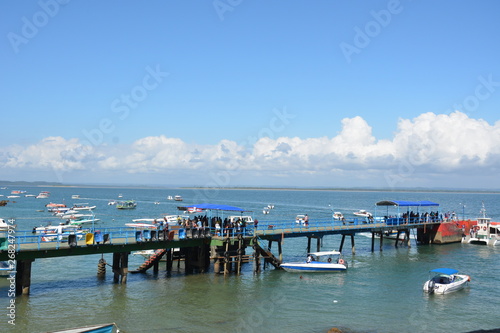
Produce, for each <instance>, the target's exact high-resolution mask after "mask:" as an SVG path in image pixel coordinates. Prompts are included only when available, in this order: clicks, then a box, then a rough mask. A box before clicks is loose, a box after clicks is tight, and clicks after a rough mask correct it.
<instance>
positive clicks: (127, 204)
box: [116, 200, 137, 209]
mask: <svg viewBox="0 0 500 333" xmlns="http://www.w3.org/2000/svg"><path fill="white" fill-rule="evenodd" d="M135 207H137V203H136V202H135V201H134V200H127V201H120V202H118V203H117V204H116V208H118V209H134V208H135Z"/></svg>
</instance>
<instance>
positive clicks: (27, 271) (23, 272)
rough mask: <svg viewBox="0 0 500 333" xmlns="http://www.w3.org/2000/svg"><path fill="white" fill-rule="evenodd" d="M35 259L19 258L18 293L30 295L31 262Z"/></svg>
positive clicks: (17, 267)
mask: <svg viewBox="0 0 500 333" xmlns="http://www.w3.org/2000/svg"><path fill="white" fill-rule="evenodd" d="M33 261H35V260H30V259H28V260H18V261H17V264H16V270H17V273H16V295H29V294H30V286H31V263H32V262H33Z"/></svg>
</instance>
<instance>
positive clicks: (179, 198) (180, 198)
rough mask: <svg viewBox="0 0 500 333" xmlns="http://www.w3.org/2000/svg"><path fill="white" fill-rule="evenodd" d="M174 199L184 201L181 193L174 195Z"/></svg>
mask: <svg viewBox="0 0 500 333" xmlns="http://www.w3.org/2000/svg"><path fill="white" fill-rule="evenodd" d="M174 200H175V201H182V200H183V199H182V197H181V196H180V195H176V196H175V197H174Z"/></svg>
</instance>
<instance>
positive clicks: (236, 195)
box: [0, 187, 500, 333]
mask: <svg viewBox="0 0 500 333" xmlns="http://www.w3.org/2000/svg"><path fill="white" fill-rule="evenodd" d="M11 190H26V191H28V193H30V194H38V193H39V192H40V191H50V192H51V196H50V198H48V199H35V198H33V197H20V198H17V199H11V200H15V201H16V202H15V203H9V204H8V205H7V206H5V207H0V217H1V218H5V219H8V218H15V219H16V224H17V226H18V230H31V229H32V228H33V227H35V226H39V225H45V224H47V222H49V221H51V222H52V224H55V223H57V222H59V221H58V220H57V219H54V218H53V217H52V216H51V215H50V214H49V213H47V211H46V210H45V211H41V210H44V209H45V204H47V203H49V202H56V203H62V202H64V203H66V204H67V205H71V204H73V203H77V202H80V203H81V202H85V203H89V204H92V205H96V206H97V208H96V210H95V214H96V217H97V218H99V219H101V221H102V223H101V225H102V226H122V225H124V223H127V222H130V220H131V219H133V218H155V217H161V216H162V215H167V214H175V213H177V210H176V206H178V205H179V203H178V202H174V201H167V196H169V195H172V196H174V195H181V196H183V198H184V201H183V202H182V205H188V204H197V203H203V202H208V203H220V204H227V205H233V206H238V207H241V208H244V209H246V210H249V211H252V215H253V217H254V218H257V219H259V221H274V222H273V223H279V222H284V221H287V222H289V221H293V220H294V219H295V216H296V215H297V214H308V215H309V217H310V221H311V222H312V221H314V219H325V218H330V217H331V214H332V211H341V212H342V213H344V215H345V216H346V217H352V215H351V214H352V212H354V211H357V210H359V209H366V210H368V211H371V212H372V213H375V203H376V202H378V201H381V200H431V201H435V202H437V203H439V204H440V208H439V210H440V212H441V213H445V212H448V211H449V212H452V211H454V212H455V213H456V214H458V216H459V217H460V218H462V217H465V218H466V219H467V218H471V219H474V218H475V217H476V216H478V215H479V212H480V209H481V205H482V203H483V202H484V205H485V207H486V210H487V214H488V216H489V217H491V218H492V220H493V221H500V205H499V203H500V194H498V193H459V192H446V193H445V192H377V191H319V190H318V191H315V190H310V191H308V190H250V189H249V190H236V189H234V190H218V189H212V190H204V189H132V188H78V187H15V188H12V187H9V188H8V189H3V190H0V194H3V195H5V196H7V195H10V191H11ZM73 194H78V195H80V197H81V199H78V200H77V199H71V196H72V195H73ZM119 194H122V196H123V199H134V200H136V201H137V202H138V206H137V208H136V209H135V210H124V211H122V210H118V209H116V207H115V206H109V205H108V204H107V203H108V201H109V200H110V199H115V200H118V195H119ZM0 199H4V198H0ZM155 201H159V202H160V204H154V202H155ZM268 204H273V205H274V206H275V208H274V209H273V210H271V213H270V214H268V215H264V214H263V213H262V208H263V207H264V206H267V205H268ZM355 240H356V253H355V255H353V254H352V253H351V246H350V241H346V243H345V244H344V256H345V259H347V261H348V263H349V269H348V270H347V271H346V272H339V273H333V274H332V273H330V274H328V273H326V274H317V273H314V274H302V275H301V274H296V273H287V272H284V271H278V270H275V269H274V268H273V267H272V266H269V267H268V268H267V269H266V270H264V271H263V272H261V273H259V274H254V273H253V270H252V268H253V267H252V264H246V265H244V267H243V270H242V275H240V276H236V275H230V276H228V277H224V276H222V275H215V274H214V273H213V272H209V273H205V274H193V275H185V274H184V272H183V267H182V265H181V267H180V269H178V270H177V266H176V265H174V271H173V272H172V274H170V275H167V274H166V272H165V270H164V265H160V272H159V273H158V274H154V273H153V272H148V273H146V274H129V275H128V280H127V283H126V284H123V285H121V284H114V283H113V274H112V273H111V270H110V268H109V267H108V269H107V271H108V273H107V275H106V277H105V278H104V279H99V278H97V276H96V273H97V263H98V261H99V259H100V255H97V256H94V255H93V256H80V257H67V258H48V259H37V260H36V261H35V262H34V263H33V265H32V280H31V294H30V295H29V296H19V297H17V298H15V304H16V319H15V326H13V325H10V324H9V323H8V320H9V318H8V317H7V313H8V310H7V305H8V304H9V301H10V298H9V297H8V295H7V294H8V288H9V286H8V283H7V281H6V279H0V305H1V307H0V313H1V316H0V332H23V333H24V332H46V331H51V330H56V329H63V328H71V327H76V326H85V325H91V324H98V323H108V322H115V323H116V324H117V325H118V327H119V328H120V330H121V332H129V333H130V332H301V333H302V332H311V333H313V332H314V333H320V332H327V331H328V330H329V329H330V328H333V327H337V328H339V329H341V330H342V331H343V332H468V331H472V330H478V329H493V328H500V316H499V315H498V314H499V309H500V295H499V293H498V289H496V287H497V286H498V285H499V282H500V264H499V259H500V246H497V247H488V246H474V245H466V244H460V243H455V244H448V245H422V246H416V244H414V243H412V244H411V247H406V246H404V247H399V248H395V247H394V243H393V242H391V241H389V240H386V241H384V246H383V251H379V250H378V246H376V251H375V252H373V253H372V252H370V238H367V237H364V236H361V235H357V236H356V238H355ZM314 243H315V242H314ZM339 245H340V236H325V237H324V239H323V244H322V249H323V250H333V249H338V248H339ZM377 245H378V243H377ZM306 247H307V238H305V237H304V238H294V239H285V241H284V244H283V253H284V259H285V260H286V261H295V260H301V259H303V258H305V255H306ZM104 257H105V259H106V260H107V261H108V262H111V261H112V255H111V254H106V255H105V256H104ZM142 261H143V259H142V257H140V256H133V255H131V256H130V261H129V269H131V270H132V269H135V268H136V267H138V266H139V265H140V264H141V263H142ZM438 267H450V268H456V269H458V270H460V271H461V272H462V273H464V274H468V275H470V276H471V278H472V280H471V283H470V286H469V287H468V288H466V289H464V290H461V291H459V292H455V293H452V294H449V295H444V296H443V295H427V294H424V293H423V291H422V285H423V283H424V282H425V281H426V280H427V279H428V271H429V270H430V269H433V268H438Z"/></svg>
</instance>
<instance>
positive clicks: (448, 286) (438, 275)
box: [424, 268, 470, 294]
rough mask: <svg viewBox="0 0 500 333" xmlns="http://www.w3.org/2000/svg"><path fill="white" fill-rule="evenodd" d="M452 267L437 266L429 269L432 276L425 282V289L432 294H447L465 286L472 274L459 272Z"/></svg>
mask: <svg viewBox="0 0 500 333" xmlns="http://www.w3.org/2000/svg"><path fill="white" fill-rule="evenodd" d="M457 273H458V271H457V270H456V269H452V268H436V269H433V270H431V271H429V275H430V276H432V277H431V278H430V279H429V280H427V281H426V282H425V283H424V291H425V292H427V293H429V294H432V293H435V294H447V293H451V292H453V291H457V290H460V289H463V288H465V287H466V286H467V285H468V283H469V282H470V276H468V275H465V274H457Z"/></svg>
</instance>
